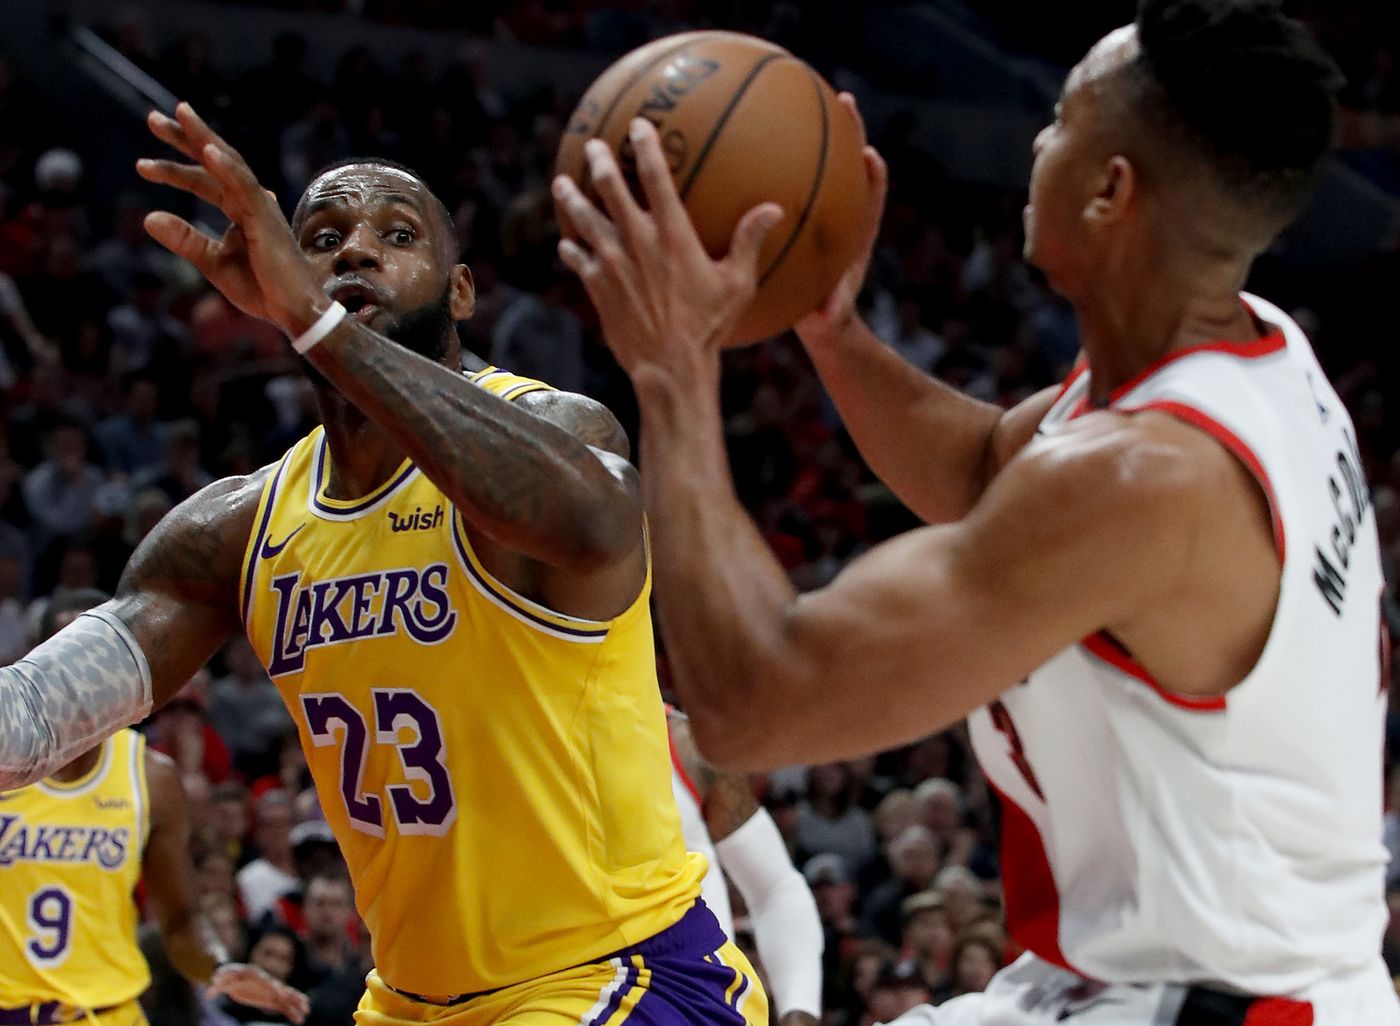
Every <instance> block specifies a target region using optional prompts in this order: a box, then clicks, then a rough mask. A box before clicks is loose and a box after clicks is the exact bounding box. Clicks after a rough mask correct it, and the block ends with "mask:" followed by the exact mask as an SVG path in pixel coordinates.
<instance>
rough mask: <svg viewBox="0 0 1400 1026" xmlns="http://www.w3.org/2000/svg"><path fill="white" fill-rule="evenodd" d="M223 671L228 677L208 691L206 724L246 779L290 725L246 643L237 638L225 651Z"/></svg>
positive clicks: (278, 696) (266, 758) (273, 687)
mask: <svg viewBox="0 0 1400 1026" xmlns="http://www.w3.org/2000/svg"><path fill="white" fill-rule="evenodd" d="M224 666H225V667H226V668H227V669H228V673H227V674H225V675H224V676H222V677H218V678H216V679H215V681H214V683H213V686H212V687H211V688H210V693H209V723H210V724H211V725H212V726H213V727H214V729H215V730H217V731H218V732H219V735H220V736H221V737H222V738H223V739H224V742H225V743H226V744H227V745H228V746H229V750H230V751H231V752H232V753H233V761H234V764H235V765H236V766H237V767H238V768H239V769H240V770H241V771H242V772H243V773H244V774H245V775H248V776H256V775H257V774H258V773H259V772H261V770H262V769H263V767H264V766H265V765H266V764H267V763H268V762H269V761H270V759H269V757H270V756H272V755H273V754H274V748H275V746H276V745H277V744H278V743H279V742H280V741H281V738H282V735H283V734H284V733H285V732H286V731H287V728H289V727H291V725H292V721H291V718H290V717H289V716H288V715H287V707H286V705H285V704H284V703H283V701H282V696H281V694H280V693H279V692H278V690H277V686H276V685H275V684H273V683H272V680H271V679H270V678H269V677H268V675H267V672H266V671H265V670H264V669H263V666H262V663H261V662H259V661H258V657H257V653H255V652H254V651H253V646H252V645H250V644H248V642H247V640H246V639H244V638H235V639H234V640H233V641H231V642H229V644H228V645H227V646H226V647H225V648H224ZM297 790H300V788H298V789H297ZM289 793H291V794H295V793H296V791H290V792H289Z"/></svg>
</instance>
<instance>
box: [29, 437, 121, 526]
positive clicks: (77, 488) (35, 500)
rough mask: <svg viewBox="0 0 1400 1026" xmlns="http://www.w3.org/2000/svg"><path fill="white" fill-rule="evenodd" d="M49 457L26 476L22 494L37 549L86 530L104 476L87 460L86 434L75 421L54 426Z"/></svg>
mask: <svg viewBox="0 0 1400 1026" xmlns="http://www.w3.org/2000/svg"><path fill="white" fill-rule="evenodd" d="M47 449H48V455H47V458H46V459H44V460H43V461H42V462H41V463H40V464H39V465H38V466H36V467H35V468H34V469H33V470H31V471H30V472H29V473H28V474H26V475H25V477H24V483H23V485H21V491H22V492H23V495H24V504H25V507H26V509H27V510H28V511H29V518H30V521H31V523H32V524H33V525H34V526H33V539H34V546H35V549H36V550H42V549H43V548H45V547H46V546H48V545H49V544H51V543H52V542H54V541H57V540H60V539H67V538H71V537H73V536H74V535H76V534H78V533H79V532H81V531H83V530H85V529H86V528H87V526H88V522H89V521H90V520H91V519H92V504H93V499H94V498H95V497H96V495H97V490H98V489H99V488H100V487H102V482H103V476H102V471H101V470H99V469H98V468H97V467H96V466H94V465H93V464H92V463H91V462H90V461H89V460H88V440H87V432H86V431H84V430H83V426H82V425H81V424H78V423H76V422H74V421H62V422H59V423H57V424H55V425H54V428H53V430H52V431H51V432H50V433H49V437H48V445H47Z"/></svg>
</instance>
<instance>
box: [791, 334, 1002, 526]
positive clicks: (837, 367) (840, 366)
mask: <svg viewBox="0 0 1400 1026" xmlns="http://www.w3.org/2000/svg"><path fill="white" fill-rule="evenodd" d="M807 351H808V353H810V354H811V357H812V362H813V364H814V365H815V366H816V369H817V373H818V374H819V375H821V379H822V383H823V384H824V385H825V386H826V390H827V392H828V393H829V394H830V395H831V398H832V399H833V400H834V401H835V403H836V406H837V409H839V410H840V412H841V418H842V420H843V421H844V422H845V424H846V428H847V430H849V431H850V433H851V437H852V438H853V439H854V440H855V443H856V445H857V446H858V447H859V449H860V452H861V455H862V456H864V457H865V461H866V462H867V463H869V464H870V467H871V469H872V470H874V471H875V473H876V475H877V476H879V478H880V480H882V481H883V482H884V483H885V484H886V485H887V486H889V488H890V490H891V491H893V492H894V493H895V495H896V496H898V497H899V499H900V501H902V502H903V503H904V504H905V505H907V506H908V507H909V508H910V509H911V510H913V511H914V512H915V513H916V514H918V515H919V516H920V517H921V518H923V519H924V520H925V521H926V522H928V523H946V522H948V521H952V520H957V519H959V518H961V517H962V516H964V515H965V514H966V513H967V511H968V510H969V509H971V508H972V505H973V503H975V502H976V501H977V498H978V496H980V495H981V494H982V490H983V488H984V487H985V485H986V481H987V477H988V471H987V465H988V463H987V461H988V452H989V446H990V442H991V438H992V434H993V432H994V430H995V428H996V425H997V421H998V419H999V418H1000V416H1001V411H1000V410H999V409H998V408H997V407H995V406H992V405H991V404H989V403H984V402H980V401H979V400H976V399H973V398H971V397H969V396H966V395H963V394H962V393H961V392H959V391H958V390H957V389H955V388H951V387H949V386H948V385H945V384H943V383H942V382H940V381H937V380H936V379H934V378H932V377H930V376H929V375H927V374H925V373H923V372H922V371H920V370H918V369H917V368H915V367H913V366H912V365H910V364H909V363H908V362H907V361H906V360H905V359H904V358H903V357H901V356H900V355H899V354H898V353H897V352H895V351H894V350H893V349H891V348H890V347H889V346H887V345H885V344H884V343H883V342H881V341H880V340H879V339H878V338H876V337H875V335H874V334H873V333H872V332H871V331H870V329H869V328H868V327H866V326H865V324H864V323H863V322H862V321H861V320H860V319H859V318H853V319H852V320H851V321H850V323H849V324H848V325H847V327H846V328H844V329H843V330H842V331H840V332H838V333H836V334H835V335H834V336H833V337H831V338H830V339H822V340H821V341H820V343H819V344H818V343H817V342H816V341H815V340H812V341H810V342H809V343H808V345H807Z"/></svg>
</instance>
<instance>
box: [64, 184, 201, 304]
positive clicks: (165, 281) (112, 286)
mask: <svg viewBox="0 0 1400 1026" xmlns="http://www.w3.org/2000/svg"><path fill="white" fill-rule="evenodd" d="M150 211H151V208H150V206H149V205H148V204H147V202H146V200H145V199H144V198H143V197H142V196H140V195H139V194H137V193H134V192H127V193H123V194H122V195H120V196H118V197H117V202H116V233H115V234H114V235H113V236H112V237H111V238H110V239H107V240H106V241H104V242H100V243H98V244H97V246H96V247H95V248H94V249H93V250H92V251H91V252H90V253H88V254H87V256H86V258H85V259H84V260H83V266H84V268H86V269H87V270H90V271H93V272H95V273H96V274H97V275H98V276H99V277H101V279H102V282H103V284H104V285H106V287H107V291H108V292H110V293H111V294H112V295H114V296H117V297H120V298H121V299H133V298H135V296H136V292H137V289H138V288H140V287H141V281H142V278H143V277H145V276H150V277H153V278H155V279H156V280H157V281H159V282H160V283H161V285H162V287H164V288H172V287H174V285H175V284H176V282H177V281H178V280H179V279H180V277H181V276H182V274H183V273H184V272H183V271H182V269H181V267H180V266H179V263H178V262H177V261H176V259H175V258H174V257H173V256H171V254H170V252H169V251H168V250H166V249H165V248H164V247H162V246H160V245H158V244H157V243H156V242H155V241H154V240H153V239H152V238H151V237H150V236H149V235H147V234H146V228H145V220H146V215H147V214H148V213H150Z"/></svg>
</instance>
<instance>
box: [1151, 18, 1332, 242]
mask: <svg viewBox="0 0 1400 1026" xmlns="http://www.w3.org/2000/svg"><path fill="white" fill-rule="evenodd" d="M1136 27H1137V37H1138V46H1139V52H1138V54H1137V56H1136V58H1134V60H1133V61H1131V62H1130V63H1129V65H1128V67H1127V70H1128V72H1129V76H1130V81H1132V82H1133V83H1134V84H1135V85H1136V86H1137V88H1136V90H1135V92H1134V95H1133V101H1134V103H1135V104H1136V105H1137V107H1138V109H1139V110H1140V111H1141V112H1143V113H1144V114H1145V115H1146V116H1147V119H1148V121H1149V123H1150V124H1152V125H1153V127H1154V128H1155V129H1157V130H1158V131H1159V132H1162V133H1164V134H1165V135H1166V136H1167V138H1168V140H1169V141H1171V142H1176V143H1179V144H1185V145H1186V146H1187V147H1188V148H1189V149H1190V150H1191V151H1194V153H1193V155H1194V156H1198V157H1201V158H1203V159H1204V160H1205V161H1206V162H1207V165H1208V166H1209V168H1210V169H1211V170H1212V171H1213V172H1214V174H1215V178H1216V180H1217V181H1218V183H1219V185H1220V187H1221V188H1222V190H1223V191H1224V192H1225V194H1226V195H1227V196H1228V197H1230V198H1231V199H1233V200H1235V201H1237V202H1239V203H1240V204H1241V205H1242V206H1244V207H1245V208H1247V209H1249V210H1250V212H1251V213H1254V214H1256V215H1258V217H1259V220H1260V223H1261V225H1262V226H1263V227H1266V228H1267V229H1268V231H1269V234H1270V235H1272V234H1274V233H1276V232H1277V231H1279V230H1281V229H1282V228H1283V227H1284V226H1285V225H1286V224H1287V223H1288V222H1289V221H1291V220H1292V219H1293V218H1294V217H1295V216H1297V214H1298V212H1299V210H1301V209H1302V206H1303V203H1304V202H1305V201H1306V199H1307V196H1308V193H1309V191H1310V189H1311V187H1312V184H1313V181H1314V179H1315V177H1316V174H1317V171H1318V168H1319V167H1320V166H1321V164H1322V161H1323V158H1324V157H1326V155H1327V153H1328V151H1329V150H1330V149H1331V146H1332V140H1333V132H1334V123H1335V120H1336V103H1337V101H1336V97H1337V92H1338V90H1339V89H1340V88H1341V85H1342V82H1343V78H1342V74H1341V72H1340V71H1339V70H1338V68H1337V66H1336V64H1335V63H1333V61H1332V59H1331V58H1330V57H1328V56H1327V54H1326V53H1325V52H1324V51H1323V50H1322V48H1321V47H1320V46H1319V45H1318V44H1317V43H1316V42H1315V41H1314V40H1313V39H1312V37H1311V36H1310V35H1309V34H1308V32H1307V30H1306V29H1305V28H1304V27H1303V25H1302V24H1301V23H1299V22H1298V21H1296V20H1294V19H1293V18H1290V17H1288V16H1287V15H1286V14H1285V13H1284V12H1283V9H1282V6H1281V5H1280V3H1278V2H1277V0H1141V3H1140V5H1139V7H1138V17H1137V22H1136Z"/></svg>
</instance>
